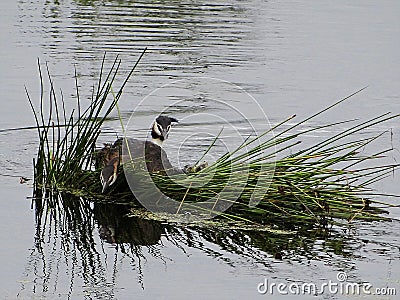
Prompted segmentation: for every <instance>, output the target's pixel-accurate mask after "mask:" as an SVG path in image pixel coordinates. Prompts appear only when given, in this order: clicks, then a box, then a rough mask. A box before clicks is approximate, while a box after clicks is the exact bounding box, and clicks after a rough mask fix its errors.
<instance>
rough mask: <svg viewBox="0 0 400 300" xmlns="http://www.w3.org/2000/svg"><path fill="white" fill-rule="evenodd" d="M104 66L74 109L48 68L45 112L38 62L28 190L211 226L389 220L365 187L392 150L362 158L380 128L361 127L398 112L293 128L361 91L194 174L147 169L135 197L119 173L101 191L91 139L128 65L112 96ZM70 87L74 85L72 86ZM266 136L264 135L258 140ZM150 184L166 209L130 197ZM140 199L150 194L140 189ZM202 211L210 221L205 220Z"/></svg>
mask: <svg viewBox="0 0 400 300" xmlns="http://www.w3.org/2000/svg"><path fill="white" fill-rule="evenodd" d="M143 54H144V52H143V53H142V54H141V56H140V57H139V59H138V61H137V63H138V62H139V61H140V59H141V58H142V56H143ZM137 63H136V65H137ZM104 64H105V57H104V58H103V61H102V64H101V72H100V78H99V80H98V86H97V89H96V90H95V91H96V92H95V93H94V94H93V96H92V100H91V104H90V105H89V106H88V107H87V108H86V109H84V110H82V109H81V104H80V100H79V96H78V103H77V108H76V109H75V110H73V111H72V112H70V113H69V114H68V113H67V112H66V110H65V105H64V102H63V101H64V100H63V98H62V97H61V98H60V97H59V96H58V95H57V94H56V92H55V91H56V89H55V87H54V85H53V81H52V79H51V76H50V74H49V72H48V70H47V75H48V82H49V90H50V93H49V102H48V103H47V105H48V107H49V110H48V111H49V114H48V115H45V114H44V109H43V108H44V107H45V106H46V105H45V103H44V100H43V99H44V92H43V86H44V83H43V76H42V71H41V70H40V64H39V72H40V74H41V78H42V83H41V86H42V96H41V100H40V109H36V108H35V105H34V103H33V101H32V100H31V98H30V96H29V94H28V93H27V94H28V99H29V102H30V105H31V107H32V111H33V113H34V116H35V119H36V123H37V129H38V137H39V147H38V153H37V157H36V158H35V159H34V172H35V174H34V178H35V180H34V190H35V193H36V195H43V193H58V192H63V193H68V194H71V195H74V196H79V197H84V198H87V199H90V200H91V201H96V202H114V203H129V204H130V205H131V207H132V215H135V216H138V215H140V216H142V217H145V218H153V219H157V220H164V221H168V220H170V221H171V222H188V223H190V222H204V224H208V225H210V224H215V226H221V225H218V224H221V222H223V223H224V224H229V226H237V227H242V228H245V227H246V226H251V227H252V228H259V229H260V230H265V229H266V228H267V229H273V230H281V229H282V230H292V229H296V228H299V226H325V227H326V226H328V225H330V224H335V223H336V224H343V223H346V222H350V221H353V220H355V219H363V220H383V219H384V220H389V218H387V216H386V215H385V211H384V210H383V208H385V207H388V206H389V204H387V203H382V202H379V201H378V199H379V198H380V197H378V196H382V193H378V192H375V191H374V190H372V189H371V188H370V186H371V184H373V183H375V182H376V181H379V180H381V179H382V178H384V177H386V176H388V175H390V174H392V173H393V172H394V170H396V169H397V168H398V167H399V165H397V164H383V165H380V164H379V162H380V161H381V159H382V158H383V157H385V155H386V154H387V153H388V152H390V151H392V150H393V149H392V148H391V147H387V148H385V147H384V149H382V150H381V151H379V152H377V153H373V154H371V155H363V154H361V150H362V149H363V148H364V147H366V146H367V145H369V144H370V143H374V142H376V141H377V140H378V139H379V138H381V137H382V135H384V134H385V132H380V133H378V134H375V135H371V134H370V135H368V134H364V135H360V133H365V132H367V131H368V132H373V131H371V128H373V127H374V126H377V125H380V124H382V123H384V122H387V121H389V120H391V119H393V118H397V117H399V115H392V114H390V113H387V114H383V115H379V116H377V117H375V118H372V119H370V120H367V121H356V120H350V121H348V120H344V121H340V122H336V123H333V124H326V125H320V126H314V127H308V129H307V130H303V131H299V128H300V126H302V125H305V124H307V125H308V126H309V121H310V120H311V119H313V118H315V117H317V116H319V115H321V114H323V113H324V112H326V111H328V110H329V109H331V108H333V107H335V106H337V105H339V104H341V103H343V102H345V101H346V100H347V99H349V98H350V97H351V96H353V95H354V94H356V93H359V92H360V91H361V90H360V91H357V92H356V93H354V94H352V95H350V96H348V97H346V98H344V99H341V100H340V101H338V102H336V103H334V104H332V105H331V106H329V107H327V108H326V109H324V110H322V111H320V112H318V113H316V114H314V115H312V116H310V117H309V118H307V119H306V120H303V121H301V122H299V123H296V124H295V125H289V123H290V122H289V121H292V120H293V118H294V116H292V117H289V118H287V119H286V120H284V121H282V122H280V123H278V124H276V125H275V126H273V128H271V129H270V130H268V131H267V132H265V133H264V134H262V135H260V136H257V137H249V138H248V139H247V140H246V141H245V142H244V143H243V144H242V145H240V146H239V147H238V148H237V149H235V150H233V151H232V152H229V153H226V154H224V155H222V156H221V157H220V158H219V159H217V160H216V161H215V162H208V166H207V167H206V168H204V169H202V170H200V171H198V170H197V171H198V172H192V173H189V174H185V175H184V176H182V174H177V175H171V176H168V175H167V174H165V172H154V173H151V174H149V175H148V177H147V179H146V180H144V181H143V185H141V186H140V185H138V186H137V189H135V191H134V192H135V193H132V187H130V186H129V182H127V180H126V179H125V176H118V179H117V182H116V183H115V184H114V185H113V186H112V189H110V191H109V192H108V193H106V194H103V193H102V192H101V191H102V188H101V184H100V180H99V176H100V172H101V168H102V166H101V164H99V158H98V156H96V155H94V154H95V153H96V149H97V148H96V143H97V139H98V137H99V135H100V129H101V127H102V124H103V122H104V121H105V120H106V119H107V117H108V116H109V114H110V113H111V112H112V111H113V110H114V109H118V100H119V99H120V96H121V94H122V92H123V89H124V87H125V85H126V83H127V81H128V79H129V78H130V77H131V75H132V72H133V70H134V69H135V67H136V65H135V66H134V67H133V68H132V70H131V72H130V73H129V74H128V76H127V77H126V78H125V80H124V81H123V83H122V85H121V86H120V88H119V89H118V92H117V93H114V92H113V88H112V86H113V84H114V79H115V78H116V77H117V74H118V71H119V67H120V64H121V61H120V60H119V59H118V57H117V58H116V59H115V60H114V61H113V63H112V65H111V67H110V69H109V71H108V72H105V71H104ZM76 82H77V80H76ZM76 87H77V91H78V83H76ZM343 127H346V129H343ZM335 128H340V130H338V131H336V132H338V133H333V134H332V136H330V137H327V138H325V139H324V140H322V141H318V142H316V143H315V144H313V145H311V146H307V147H304V148H301V147H300V142H301V140H302V137H304V136H305V135H307V134H310V133H316V132H318V131H322V130H323V131H327V130H328V131H330V132H335V130H334V129H335ZM271 133H273V136H272V137H270V138H267V136H268V135H269V134H271ZM360 136H362V138H360ZM212 146H213V145H210V147H212ZM289 152H290V153H289ZM287 153H289V154H287ZM96 157H97V159H96ZM371 161H373V163H372V162H371ZM376 162H377V163H376ZM196 166H197V165H196V164H195V165H194V166H193V167H194V169H195V168H196ZM129 168H132V169H134V170H135V176H140V175H141V174H142V173H141V172H139V171H138V168H137V167H136V166H134V165H133V164H132V163H130V162H129V161H128V162H127V161H125V162H124V163H123V164H121V165H120V166H119V174H120V175H121V174H122V173H125V174H127V172H129ZM139 169H140V168H139ZM143 171H144V172H143V173H146V172H145V170H143ZM147 174H148V173H147ZM135 178H136V179H137V178H139V177H135ZM137 180H138V181H140V179H137ZM149 180H151V184H152V185H153V186H155V187H156V188H157V190H158V191H159V192H161V193H162V194H163V195H164V196H163V197H165V199H173V200H174V206H163V205H164V204H163V201H159V199H155V200H154V203H153V204H154V205H156V204H157V205H159V207H158V209H157V208H155V210H153V211H155V213H150V212H145V210H144V209H143V206H142V204H143V203H142V201H137V200H138V199H137V193H139V194H140V193H141V195H143V194H146V193H147V194H149V193H151V192H150V191H149V189H148V188H147V184H148V183H149V182H150V181H149ZM128 181H129V180H128ZM140 189H142V190H140ZM147 197H148V198H151V197H152V196H151V194H149V195H147ZM166 207H168V208H166ZM171 207H172V208H171ZM194 211H195V212H197V214H194V213H193V212H194ZM144 212H145V213H144ZM210 217H217V218H216V219H214V220H208V221H205V220H204V219H205V218H210ZM234 224H236V225H234Z"/></svg>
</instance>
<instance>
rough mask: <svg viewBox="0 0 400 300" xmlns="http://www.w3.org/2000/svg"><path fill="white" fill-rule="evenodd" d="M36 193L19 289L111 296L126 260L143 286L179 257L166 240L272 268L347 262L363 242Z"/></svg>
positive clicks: (228, 260) (230, 260) (187, 251)
mask: <svg viewBox="0 0 400 300" xmlns="http://www.w3.org/2000/svg"><path fill="white" fill-rule="evenodd" d="M37 196H38V195H36V198H35V199H34V200H33V202H32V203H33V207H34V209H35V217H36V233H35V244H34V247H33V248H32V251H31V253H30V255H29V257H28V263H27V267H26V270H25V274H24V279H23V280H22V281H21V282H22V283H21V292H20V294H21V295H23V294H25V293H30V292H33V293H34V294H36V295H38V296H41V295H42V296H43V295H50V294H53V293H56V291H57V293H61V291H63V290H64V289H66V288H67V289H68V291H65V296H66V298H70V297H72V296H73V295H76V293H77V292H78V293H80V292H83V293H86V297H87V299H99V298H107V297H109V298H108V299H112V298H113V297H114V296H115V288H116V286H115V285H116V278H117V277H118V272H119V270H120V269H121V267H122V265H123V262H126V261H127V260H128V261H129V263H128V265H129V267H130V268H131V274H132V275H133V276H134V277H135V278H136V282H137V284H138V289H144V286H145V285H144V282H145V280H146V278H145V277H144V273H143V269H144V268H145V265H146V263H148V262H149V261H158V263H160V264H162V265H165V266H168V265H169V264H170V263H172V264H173V262H174V258H172V257H169V256H168V255H167V254H165V253H164V250H165V247H166V245H168V247H167V248H171V247H174V248H175V249H176V250H177V251H178V252H180V253H181V255H184V256H188V255H190V252H191V251H193V250H194V249H196V250H200V251H201V252H203V253H204V254H206V255H207V256H210V257H214V258H216V259H218V260H221V261H223V262H224V263H226V264H228V265H231V266H238V265H241V264H246V263H247V264H250V265H253V266H254V265H256V266H258V268H261V269H263V270H268V272H273V270H274V267H273V265H274V264H275V263H276V262H277V261H279V260H283V262H286V263H289V264H292V263H293V262H296V261H297V262H304V259H305V258H307V259H313V258H316V257H318V258H320V259H322V260H323V261H325V262H326V263H329V264H333V265H336V264H337V265H338V266H339V265H340V266H342V267H343V265H348V266H350V265H351V261H349V260H347V258H351V257H355V256H354V253H355V252H357V251H359V249H360V245H362V243H361V242H360V241H358V240H357V239H356V238H352V237H351V236H350V235H349V234H348V233H346V234H345V235H343V234H341V235H340V234H338V232H336V231H333V230H332V231H330V232H328V231H326V230H323V231H319V230H307V233H305V232H296V233H293V234H279V233H273V232H265V231H251V230H238V229H223V228H218V227H215V226H211V227H210V226H191V225H189V224H169V223H165V222H159V221H154V220H145V219H142V218H139V217H133V216H132V215H130V212H131V207H128V206H126V205H121V204H111V203H91V202H90V201H89V200H86V199H81V198H77V197H71V196H69V195H66V194H58V195H55V196H50V195H42V196H43V197H42V198H38V197H37ZM236 256H238V257H240V259H239V260H236V259H235V257H236ZM82 287H83V291H82Z"/></svg>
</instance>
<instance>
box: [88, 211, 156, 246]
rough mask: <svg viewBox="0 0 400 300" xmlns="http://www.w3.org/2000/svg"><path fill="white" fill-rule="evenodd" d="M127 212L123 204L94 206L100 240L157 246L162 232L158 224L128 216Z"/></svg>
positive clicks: (110, 242)
mask: <svg viewBox="0 0 400 300" xmlns="http://www.w3.org/2000/svg"><path fill="white" fill-rule="evenodd" d="M129 212H130V208H129V206H127V205H123V204H120V205H118V204H113V205H110V204H104V203H96V204H94V208H93V216H94V219H95V220H96V222H97V224H98V226H99V229H98V232H99V236H100V238H101V239H102V240H104V241H105V242H107V243H109V244H122V243H128V244H133V245H141V246H149V245H155V244H157V243H158V242H159V241H160V239H161V234H162V232H163V227H162V226H161V224H160V222H157V221H151V220H144V219H141V218H138V217H133V216H128V214H129Z"/></svg>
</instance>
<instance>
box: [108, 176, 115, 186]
mask: <svg viewBox="0 0 400 300" xmlns="http://www.w3.org/2000/svg"><path fill="white" fill-rule="evenodd" d="M110 179H111V181H110V180H109V181H110V183H109V184H108V185H112V184H113V183H114V182H115V181H116V180H117V175H115V174H113V176H112V177H111V178H110Z"/></svg>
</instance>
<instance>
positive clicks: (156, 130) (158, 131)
mask: <svg viewBox="0 0 400 300" xmlns="http://www.w3.org/2000/svg"><path fill="white" fill-rule="evenodd" d="M153 130H154V132H155V133H156V134H157V135H159V136H161V131H160V129H159V128H158V124H157V123H156V122H154V124H153Z"/></svg>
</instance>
